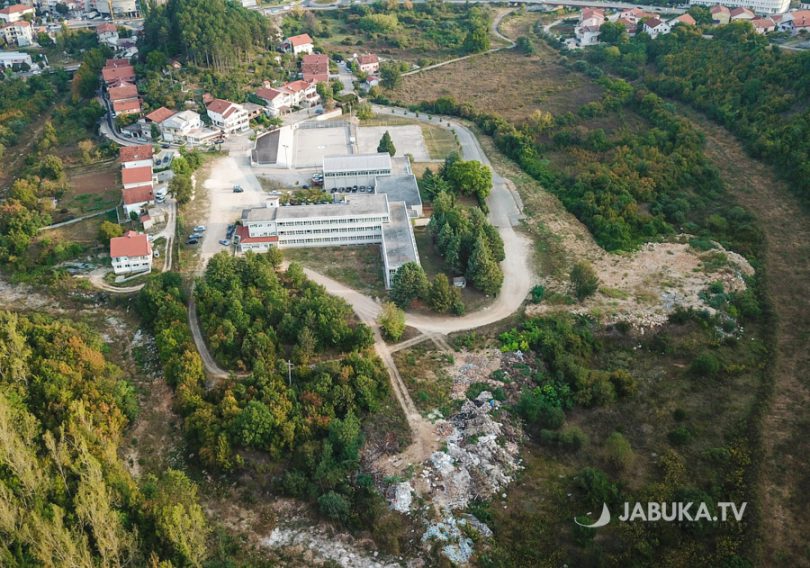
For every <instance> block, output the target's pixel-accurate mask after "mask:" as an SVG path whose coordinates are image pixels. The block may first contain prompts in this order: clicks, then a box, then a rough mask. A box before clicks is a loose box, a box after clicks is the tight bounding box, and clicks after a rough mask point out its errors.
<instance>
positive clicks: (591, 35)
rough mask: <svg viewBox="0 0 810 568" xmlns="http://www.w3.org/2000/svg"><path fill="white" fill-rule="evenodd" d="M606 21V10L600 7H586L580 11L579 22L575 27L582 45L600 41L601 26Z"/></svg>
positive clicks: (579, 42) (576, 34)
mask: <svg viewBox="0 0 810 568" xmlns="http://www.w3.org/2000/svg"><path fill="white" fill-rule="evenodd" d="M604 23H605V12H604V11H603V10H601V9H600V8H585V9H584V10H582V12H581V13H580V17H579V23H578V24H577V25H576V27H574V35H575V36H576V38H577V43H578V44H579V45H580V46H583V47H584V46H587V45H596V44H597V43H599V28H600V27H602V24H604Z"/></svg>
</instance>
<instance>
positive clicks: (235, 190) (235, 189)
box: [233, 185, 245, 193]
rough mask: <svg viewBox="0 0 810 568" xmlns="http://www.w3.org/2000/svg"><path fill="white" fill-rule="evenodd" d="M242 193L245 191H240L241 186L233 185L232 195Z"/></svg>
mask: <svg viewBox="0 0 810 568" xmlns="http://www.w3.org/2000/svg"><path fill="white" fill-rule="evenodd" d="M244 191H245V190H244V189H242V186H241V185H235V186H233V192H234V193H244Z"/></svg>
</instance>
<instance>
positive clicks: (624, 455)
mask: <svg viewBox="0 0 810 568" xmlns="http://www.w3.org/2000/svg"><path fill="white" fill-rule="evenodd" d="M605 453H606V455H607V459H608V462H610V464H611V465H613V467H615V468H616V469H618V470H624V469H627V468H628V467H630V466H631V465H632V464H633V461H635V459H636V456H635V454H634V453H633V448H632V447H631V446H630V442H628V441H627V438H625V437H624V436H622V435H621V433H619V432H613V433H612V434H611V435H610V436H608V439H607V441H606V442H605Z"/></svg>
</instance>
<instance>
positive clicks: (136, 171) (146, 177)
mask: <svg viewBox="0 0 810 568" xmlns="http://www.w3.org/2000/svg"><path fill="white" fill-rule="evenodd" d="M121 179H122V180H123V182H124V185H129V184H131V183H149V184H151V183H152V166H141V167H139V168H124V169H123V170H121Z"/></svg>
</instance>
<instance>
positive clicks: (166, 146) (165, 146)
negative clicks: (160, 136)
mask: <svg viewBox="0 0 810 568" xmlns="http://www.w3.org/2000/svg"><path fill="white" fill-rule="evenodd" d="M160 147H161V148H163V149H164V150H168V149H169V148H171V146H169V145H168V144H161V145H160Z"/></svg>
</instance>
